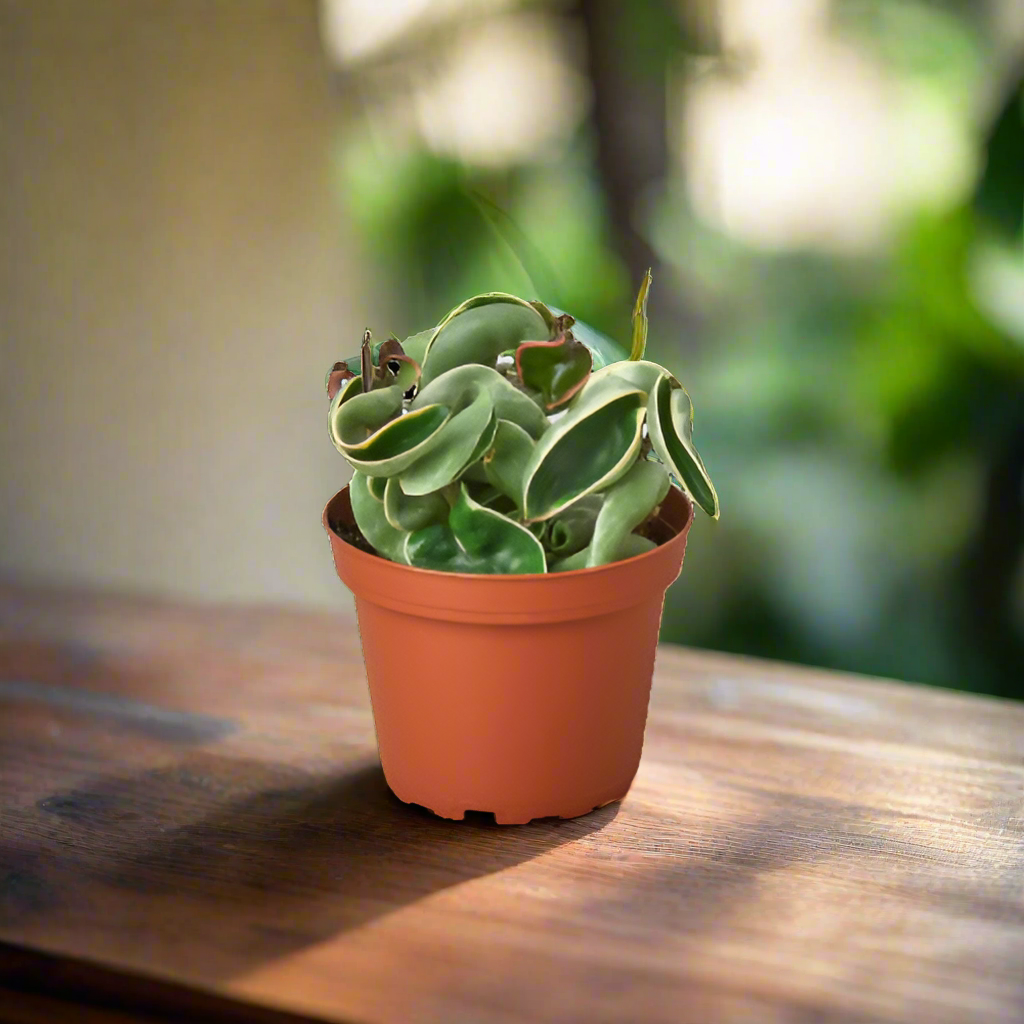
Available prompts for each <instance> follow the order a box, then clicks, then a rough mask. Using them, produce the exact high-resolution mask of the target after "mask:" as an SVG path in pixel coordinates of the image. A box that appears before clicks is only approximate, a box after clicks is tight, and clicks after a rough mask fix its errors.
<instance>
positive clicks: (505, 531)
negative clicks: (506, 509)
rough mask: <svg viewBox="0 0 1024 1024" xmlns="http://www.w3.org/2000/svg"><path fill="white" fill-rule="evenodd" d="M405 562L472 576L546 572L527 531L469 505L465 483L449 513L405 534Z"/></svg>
mask: <svg viewBox="0 0 1024 1024" xmlns="http://www.w3.org/2000/svg"><path fill="white" fill-rule="evenodd" d="M404 554H405V559H406V561H407V562H408V563H409V564H410V565H415V566H418V567H419V568H421V569H436V570H440V571H442V572H468V573H477V574H503V575H504V574H521V573H543V572H545V571H546V562H545V558H544V548H543V547H542V546H541V544H540V542H539V541H538V540H537V538H536V537H534V536H533V534H531V533H530V531H529V530H527V529H524V528H523V527H522V526H520V525H519V524H518V523H515V522H513V521H512V520H511V519H509V518H508V517H507V516H504V515H502V514H501V513H500V512H498V511H495V510H494V509H490V508H486V507H485V506H483V505H481V504H479V503H478V502H476V501H474V500H473V499H472V498H471V497H470V495H469V491H468V489H467V487H466V485H465V484H462V485H460V488H459V495H458V497H457V498H456V501H455V504H454V505H453V506H452V509H451V512H450V513H449V515H448V522H447V523H434V524H432V525H430V526H427V527H424V528H423V529H421V530H416V531H415V532H413V533H409V534H406V537H405V547H404Z"/></svg>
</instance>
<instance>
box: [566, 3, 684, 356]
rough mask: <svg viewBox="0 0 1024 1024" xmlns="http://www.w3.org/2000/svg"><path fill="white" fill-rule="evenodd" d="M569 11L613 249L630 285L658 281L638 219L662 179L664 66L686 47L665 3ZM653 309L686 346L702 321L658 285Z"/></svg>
mask: <svg viewBox="0 0 1024 1024" xmlns="http://www.w3.org/2000/svg"><path fill="white" fill-rule="evenodd" d="M572 9H573V12H574V14H575V16H576V18H577V19H578V21H579V23H580V25H581V26H582V29H583V37H584V42H585V60H586V71H587V74H588V76H589V79H590V85H591V90H592V106H591V115H590V116H591V127H592V131H593V135H594V141H595V146H596V164H597V172H598V175H599V177H600V180H601V185H602V187H603V191H604V195H605V201H606V204H607V211H608V218H609V221H610V223H611V228H612V232H613V236H614V241H615V245H616V248H617V249H618V251H619V254H620V255H621V257H622V259H623V262H624V263H625V264H626V267H627V268H628V270H629V275H630V279H631V282H632V285H633V287H634V288H635V287H637V286H639V283H640V281H641V280H642V279H643V276H644V273H645V272H646V270H647V268H648V267H652V268H653V269H654V277H655V281H656V282H657V281H658V279H659V277H660V274H659V270H660V269H661V261H660V259H659V257H658V255H657V253H656V252H655V250H654V248H653V247H652V245H651V244H650V242H649V241H648V240H647V238H646V236H645V234H644V232H643V230H642V226H641V225H639V224H638V223H637V221H638V214H639V213H640V211H641V210H642V208H643V205H644V203H645V201H647V200H649V199H650V198H651V197H652V196H653V195H655V194H656V193H657V192H658V190H659V189H660V188H661V187H662V185H663V184H664V182H665V179H666V177H667V175H668V170H669V151H668V124H667V96H666V77H667V71H668V67H669V61H670V60H671V59H673V57H678V55H679V53H680V51H681V49H683V48H684V46H685V38H684V32H683V29H682V27H681V25H680V23H679V20H678V18H677V16H676V12H675V10H674V9H673V8H672V7H671V6H670V5H669V4H668V3H667V2H666V0H644V2H643V3H635V4H623V3H618V2H616V0H575V2H574V4H573V8H572ZM651 307H652V319H654V321H655V322H661V323H662V324H664V325H667V326H669V327H670V329H671V330H673V331H674V332H675V333H676V334H677V336H678V337H679V339H680V344H682V345H683V346H685V347H692V345H693V344H694V342H695V341H696V340H697V335H698V333H699V328H700V318H699V316H698V315H697V312H696V311H695V310H693V309H692V308H690V307H689V306H688V305H687V304H686V302H685V300H684V298H683V297H682V296H681V295H680V294H678V291H677V290H676V289H670V288H659V287H657V284H656V285H655V288H654V289H653V291H652V295H651Z"/></svg>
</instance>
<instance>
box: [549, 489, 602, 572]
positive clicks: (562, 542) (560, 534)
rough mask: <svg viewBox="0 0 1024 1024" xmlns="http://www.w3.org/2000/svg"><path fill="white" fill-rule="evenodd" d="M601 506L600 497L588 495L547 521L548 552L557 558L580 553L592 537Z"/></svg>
mask: <svg viewBox="0 0 1024 1024" xmlns="http://www.w3.org/2000/svg"><path fill="white" fill-rule="evenodd" d="M602 504H603V500H602V497H601V496H600V495H597V494H588V495H587V497H585V498H581V499H580V500H579V501H577V502H576V503H575V504H574V505H570V506H569V507H568V508H567V509H566V510H565V511H564V512H561V513H559V514H558V515H557V516H555V517H554V518H553V519H550V520H548V528H547V534H546V542H545V546H546V547H547V549H548V551H550V552H551V554H552V555H555V556H557V557H558V558H567V557H568V556H569V555H572V554H575V553H576V552H577V551H582V550H583V548H585V547H586V546H587V545H588V544H589V543H590V541H591V539H592V538H593V536H594V526H595V525H596V523H597V517H598V514H599V513H600V511H601V506H602Z"/></svg>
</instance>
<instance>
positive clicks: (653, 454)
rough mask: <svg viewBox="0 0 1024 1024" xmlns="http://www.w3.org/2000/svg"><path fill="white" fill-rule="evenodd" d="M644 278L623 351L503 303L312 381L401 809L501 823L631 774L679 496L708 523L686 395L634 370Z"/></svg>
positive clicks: (600, 793)
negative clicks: (320, 387)
mask: <svg viewBox="0 0 1024 1024" xmlns="http://www.w3.org/2000/svg"><path fill="white" fill-rule="evenodd" d="M649 285H650V274H649V273H648V275H647V278H646V280H645V281H644V284H643V286H642V287H641V290H640V295H639V296H638V298H637V302H636V306H635V308H634V311H633V339H632V347H631V351H630V352H629V353H628V354H627V353H626V352H625V351H624V350H621V349H619V348H618V347H617V346H616V345H615V344H614V343H612V342H610V341H609V340H608V339H607V338H604V337H603V336H601V335H599V334H597V333H596V332H594V331H592V330H591V329H590V328H587V327H586V326H585V325H582V324H580V323H578V322H576V321H575V320H574V319H573V317H571V316H569V315H568V314H565V313H562V312H560V311H558V310H555V309H553V308H551V307H549V306H546V305H544V304H543V303H541V302H529V301H526V300H524V299H520V298H517V297H516V296H513V295H508V294H504V293H498V292H495V293H490V294H486V295H479V296H476V297H475V298H472V299H469V300H468V301H466V302H463V303H462V304H461V305H459V306H457V307H456V308H455V309H453V310H452V311H451V312H450V313H449V314H448V315H447V316H446V317H445V318H444V319H443V320H442V321H441V322H440V323H439V324H438V325H437V326H436V327H434V328H431V329H429V330H426V331H423V332H421V333H419V334H414V335H413V336H412V337H409V338H406V339H405V340H404V341H401V342H400V341H398V340H397V339H396V338H388V339H387V340H385V341H384V342H382V343H374V341H373V340H372V338H371V336H370V333H369V332H367V333H366V334H365V335H364V338H363V344H362V350H361V352H360V354H359V356H358V357H357V358H355V359H351V360H346V361H343V362H338V363H336V364H335V365H334V366H333V367H332V369H331V370H330V372H329V373H328V376H327V393H328V396H329V399H330V412H329V416H328V423H329V430H330V436H331V439H332V440H333V442H334V444H335V445H336V447H337V448H338V450H339V451H340V452H341V454H342V455H343V456H344V457H345V459H346V460H347V461H348V463H349V464H350V465H351V466H352V468H353V470H354V471H355V472H354V473H353V476H352V480H351V482H350V483H349V485H348V486H347V487H346V488H344V489H343V490H342V491H340V492H339V493H338V494H337V495H335V497H334V498H333V499H332V500H331V501H330V502H329V503H328V505H327V508H326V509H325V510H324V517H323V519H324V526H325V528H326V529H327V532H328V536H329V538H330V541H331V547H332V550H333V555H334V563H335V567H336V569H337V572H338V575H339V576H340V578H341V579H342V581H343V582H344V583H345V584H346V585H347V586H348V587H349V588H350V589H351V590H352V592H353V594H354V595H355V602H356V610H357V614H358V619H359V631H360V635H361V638H362V646H363V656H364V660H365V663H366V674H367V678H368V682H369V688H370V698H371V703H372V706H373V715H374V723H375V727H376V731H377V742H378V747H379V750H380V757H381V762H382V765H383V768H384V773H385V776H386V778H387V781H388V784H389V785H390V787H391V789H392V790H393V791H394V792H395V793H396V795H397V796H398V797H399V798H400V799H402V800H404V801H406V802H409V803H416V804H420V805H422V806H424V807H427V808H429V809H430V810H431V811H433V812H434V813H436V814H438V815H441V816H443V817H448V818H462V817H463V816H464V815H465V813H466V811H485V812H493V814H494V816H495V820H496V821H498V822H500V823H515V822H526V821H529V820H531V819H532V818H537V817H547V816H559V817H564V818H568V817H574V816H576V815H580V814H584V813H586V812H588V811H590V810H592V809H594V808H595V807H599V806H602V805H604V804H606V803H610V802H612V801H614V800H618V799H620V798H621V797H623V796H624V795H625V794H626V792H627V790H628V789H629V787H630V784H631V783H632V780H633V777H634V775H635V774H636V770H637V767H638V765H639V760H640V753H641V749H642V746H643V734H644V726H645V724H646V718H647V705H648V698H649V694H650V686H651V677H652V673H653V669H654V656H655V649H656V645H657V640H658V630H659V627H660V623H661V612H662V606H663V603H664V597H665V591H666V589H667V588H668V586H669V584H670V583H672V581H673V580H675V578H676V577H677V576H678V575H679V571H680V568H681V566H682V560H683V551H684V548H685V545H686V534H687V530H688V529H689V525H690V522H691V519H692V514H693V505H692V504H691V499H692V502H693V503H695V504H697V505H699V506H700V507H701V508H702V509H703V510H704V511H705V512H707V513H708V514H710V515H712V516H714V517H715V518H717V516H718V498H717V496H716V494H715V489H714V487H713V485H712V483H711V480H710V478H709V477H708V474H707V471H706V470H705V468H704V465H703V463H702V461H701V459H700V456H699V455H698V454H697V452H696V449H695V448H694V446H693V442H692V425H693V413H692V407H691V405H690V399H689V396H688V395H687V393H686V391H685V390H684V389H683V387H682V386H681V385H680V383H679V381H677V380H676V378H675V377H674V376H673V375H672V374H671V373H669V372H668V371H667V370H665V369H664V368H663V367H661V366H659V365H657V364H655V363H653V362H649V361H647V360H645V359H644V358H643V355H644V349H645V346H646V338H647V315H646V304H647V290H648V287H649ZM673 482H674V483H673Z"/></svg>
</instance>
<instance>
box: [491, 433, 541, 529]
mask: <svg viewBox="0 0 1024 1024" xmlns="http://www.w3.org/2000/svg"><path fill="white" fill-rule="evenodd" d="M535 447H536V445H535V442H534V440H533V438H532V437H530V435H529V434H528V433H527V432H526V431H525V430H523V428H522V427H520V426H519V425H518V424H516V423H512V422H511V421H510V420H498V424H497V430H496V431H495V434H494V441H493V442H492V444H491V447H490V450H489V451H488V452H487V454H486V455H484V459H483V468H484V474H485V476H486V478H487V480H488V481H489V482H490V483H491V484H492V485H493V486H494V487H495V488H497V489H498V490H499V491H501V493H502V494H505V495H507V496H508V497H509V498H511V499H512V500H513V501H514V502H515V503H516V508H519V509H522V507H523V483H524V480H525V473H526V466H527V464H528V463H529V461H530V457H531V456H532V455H533V450H534V448H535Z"/></svg>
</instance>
